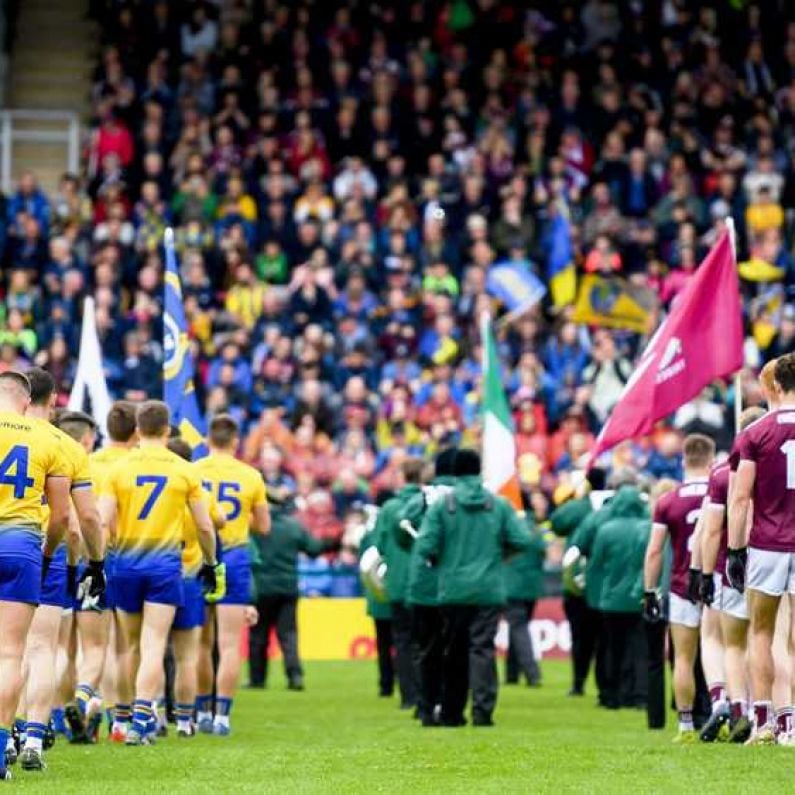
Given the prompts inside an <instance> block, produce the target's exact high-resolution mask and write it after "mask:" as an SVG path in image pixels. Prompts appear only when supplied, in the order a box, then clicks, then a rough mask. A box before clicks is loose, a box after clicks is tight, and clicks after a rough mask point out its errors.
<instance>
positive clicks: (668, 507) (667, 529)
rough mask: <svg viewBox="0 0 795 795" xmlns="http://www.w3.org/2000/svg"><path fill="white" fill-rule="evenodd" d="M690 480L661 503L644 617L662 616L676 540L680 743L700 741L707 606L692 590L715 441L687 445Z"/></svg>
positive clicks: (697, 439)
mask: <svg viewBox="0 0 795 795" xmlns="http://www.w3.org/2000/svg"><path fill="white" fill-rule="evenodd" d="M683 451H684V466H685V480H684V482H683V483H682V484H681V485H679V486H678V487H677V488H676V489H675V490H674V491H671V492H668V493H667V494H665V495H663V496H662V497H661V498H660V499H659V500H658V501H657V504H656V505H655V508H654V520H653V524H652V531H651V537H650V539H649V545H648V547H647V549H646V562H645V564H644V571H643V578H644V586H645V594H644V614H645V617H646V618H647V620H655V617H659V614H660V605H659V597H658V594H657V586H658V585H659V581H660V571H661V569H662V557H663V549H664V547H665V540H666V537H670V539H671V548H672V550H673V563H672V567H671V597H670V615H669V622H670V625H671V637H672V639H673V644H674V696H675V699H676V708H677V710H678V712H679V733H678V734H677V736H676V737H675V738H674V742H695V741H696V740H697V739H698V738H697V735H696V732H695V730H694V728H693V699H694V698H695V691H696V683H695V677H694V676H693V666H694V664H695V660H696V654H697V652H698V639H699V632H698V630H699V624H700V622H701V607H700V605H699V604H698V602H697V601H696V599H695V598H694V594H693V590H692V587H691V574H690V561H691V556H690V552H691V547H690V542H691V537H692V534H693V530H694V529H695V526H696V522H697V521H698V517H699V514H700V512H701V504H702V502H703V501H704V497H705V496H706V494H707V481H708V478H709V470H710V467H711V465H712V461H713V459H714V457H715V443H714V442H713V441H712V439H710V438H709V437H707V436H702V435H701V434H691V435H690V436H688V437H687V438H686V439H685V441H684V445H683Z"/></svg>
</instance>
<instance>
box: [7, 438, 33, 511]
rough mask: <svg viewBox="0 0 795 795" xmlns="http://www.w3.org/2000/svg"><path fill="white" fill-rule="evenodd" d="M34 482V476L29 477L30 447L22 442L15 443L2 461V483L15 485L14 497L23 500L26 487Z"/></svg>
mask: <svg viewBox="0 0 795 795" xmlns="http://www.w3.org/2000/svg"><path fill="white" fill-rule="evenodd" d="M12 470H13V471H12ZM33 483H34V481H33V478H29V477H28V448H27V447H25V446H24V445H22V444H18V445H15V446H14V447H12V448H11V449H10V450H9V451H8V455H6V457H5V458H4V459H3V460H2V461H0V484H2V485H4V486H13V487H14V499H17V500H21V499H22V498H23V497H24V496H25V489H27V488H29V487H30V486H32V485H33Z"/></svg>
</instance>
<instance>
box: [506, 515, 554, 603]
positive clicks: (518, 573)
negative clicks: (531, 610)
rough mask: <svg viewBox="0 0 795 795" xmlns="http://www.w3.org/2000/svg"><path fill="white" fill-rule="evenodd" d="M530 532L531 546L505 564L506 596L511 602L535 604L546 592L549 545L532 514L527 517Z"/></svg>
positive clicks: (526, 522) (526, 521)
mask: <svg viewBox="0 0 795 795" xmlns="http://www.w3.org/2000/svg"><path fill="white" fill-rule="evenodd" d="M524 521H525V524H526V525H527V527H528V529H529V530H530V546H529V547H528V548H527V549H526V550H525V551H524V552H520V553H519V554H518V555H514V556H513V557H510V558H508V560H506V561H505V563H504V564H503V572H504V574H505V595H506V597H507V598H508V600H509V601H511V600H513V599H515V600H517V601H522V602H535V601H536V600H538V599H540V598H541V596H542V595H543V591H544V561H545V560H546V557H547V543H546V541H544V537H543V535H542V534H541V532H540V531H539V530H538V529H537V528H536V527H535V520H534V519H533V517H532V515H531V514H527V515H526V517H525V520H524Z"/></svg>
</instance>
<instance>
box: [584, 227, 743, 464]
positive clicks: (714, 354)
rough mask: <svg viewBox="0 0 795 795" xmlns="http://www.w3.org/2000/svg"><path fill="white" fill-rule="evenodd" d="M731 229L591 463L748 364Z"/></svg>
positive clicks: (651, 348)
mask: <svg viewBox="0 0 795 795" xmlns="http://www.w3.org/2000/svg"><path fill="white" fill-rule="evenodd" d="M734 259H735V257H734V250H733V247H732V242H731V239H730V234H729V232H728V231H726V232H724V233H723V235H722V236H721V237H720V239H719V240H718V242H717V243H716V244H715V245H714V247H713V248H712V250H711V251H710V252H709V254H708V255H707V256H706V258H705V259H704V261H703V262H702V263H701V267H700V268H699V269H698V271H696V274H695V276H694V277H693V278H692V279H691V281H690V282H689V284H688V285H687V287H685V289H684V290H683V291H682V292H681V293H680V294H679V297H678V299H677V300H676V301H675V303H674V305H673V308H672V309H671V312H670V313H669V315H668V317H667V318H666V319H665V320H664V321H663V322H662V323H661V324H660V327H659V328H658V329H657V331H656V332H655V334H654V337H652V339H651V341H650V342H649V344H648V345H647V346H646V350H645V351H644V352H643V356H642V357H641V359H640V361H639V362H638V363H637V366H636V368H635V371H634V372H633V373H632V376H631V377H630V379H629V381H628V382H627V385H626V386H625V387H624V391H623V393H622V394H621V397H620V398H619V401H618V403H617V404H616V406H615V408H614V409H613V411H612V412H611V413H610V416H609V418H608V420H607V422H606V423H605V424H604V426H603V427H602V431H601V433H600V434H599V436H598V437H597V439H596V447H595V448H594V450H593V452H592V453H591V459H590V462H589V465H591V464H592V463H593V461H594V460H595V459H596V457H597V456H598V455H599V454H600V453H603V452H604V451H605V450H609V449H610V448H611V447H614V446H615V445H617V444H618V443H619V442H622V441H624V440H625V439H632V438H634V437H637V436H643V435H644V434H647V433H649V431H651V429H652V428H653V427H654V423H655V422H657V420H659V419H660V418H661V417H665V416H667V415H668V414H671V413H672V412H674V411H676V409H678V408H679V407H680V406H681V405H683V404H684V403H687V401H688V400H691V399H692V398H694V397H695V396H696V395H698V393H699V392H701V390H702V389H703V388H704V387H705V386H707V384H709V383H710V382H712V381H714V380H715V379H716V378H723V377H726V376H729V375H731V374H732V373H735V372H737V370H739V369H740V368H741V367H742V365H743V310H742V304H741V301H740V286H739V282H738V279H737V267H736V264H735V261H734Z"/></svg>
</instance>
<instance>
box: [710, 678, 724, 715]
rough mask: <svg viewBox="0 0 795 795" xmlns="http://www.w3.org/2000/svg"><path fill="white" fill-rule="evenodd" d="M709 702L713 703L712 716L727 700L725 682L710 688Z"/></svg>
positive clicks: (712, 685) (717, 683)
mask: <svg viewBox="0 0 795 795" xmlns="http://www.w3.org/2000/svg"><path fill="white" fill-rule="evenodd" d="M709 700H710V701H711V702H712V714H713V715H714V714H715V712H716V711H717V710H718V708H719V707H720V706H721V704H723V702H724V701H725V700H726V685H725V684H724V683H723V682H715V683H714V684H711V685H710V686H709Z"/></svg>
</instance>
